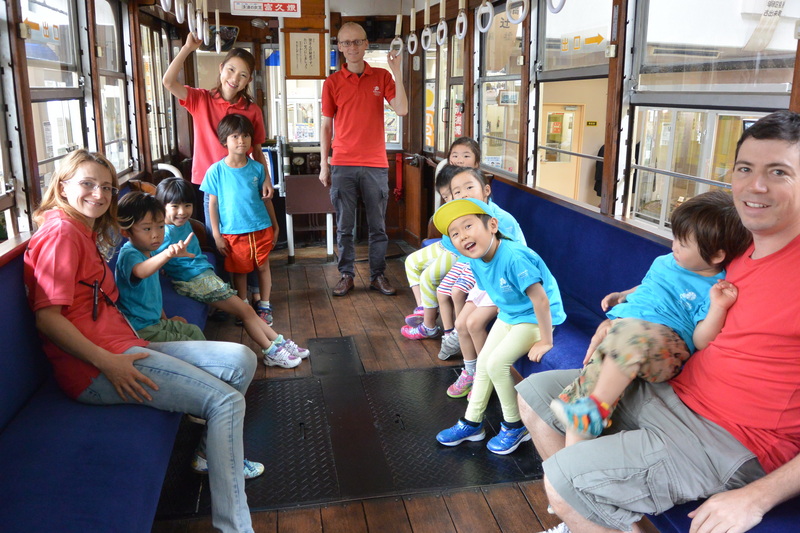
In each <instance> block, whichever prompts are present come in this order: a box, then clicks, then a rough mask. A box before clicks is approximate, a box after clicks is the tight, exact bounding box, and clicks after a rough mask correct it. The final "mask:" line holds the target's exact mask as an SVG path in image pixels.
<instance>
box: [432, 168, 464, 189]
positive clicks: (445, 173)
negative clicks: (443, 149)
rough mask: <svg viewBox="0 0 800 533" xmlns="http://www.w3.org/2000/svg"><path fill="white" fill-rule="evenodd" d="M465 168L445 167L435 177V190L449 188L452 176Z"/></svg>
mask: <svg viewBox="0 0 800 533" xmlns="http://www.w3.org/2000/svg"><path fill="white" fill-rule="evenodd" d="M464 168H465V167H459V166H456V165H445V166H443V167H442V168H441V170H439V174H438V175H437V176H436V190H437V191H438V190H439V189H443V188H445V187H449V186H450V182H451V181H452V180H453V176H455V175H456V174H458V173H459V172H461V171H462V170H464Z"/></svg>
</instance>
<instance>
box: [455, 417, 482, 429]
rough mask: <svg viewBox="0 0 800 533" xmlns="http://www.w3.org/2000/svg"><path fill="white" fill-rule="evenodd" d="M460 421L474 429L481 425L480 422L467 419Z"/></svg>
mask: <svg viewBox="0 0 800 533" xmlns="http://www.w3.org/2000/svg"><path fill="white" fill-rule="evenodd" d="M459 420H461V421H462V422H463V423H464V424H466V425H468V426H470V427H474V428H476V427H478V426H480V425H481V423H480V422H473V421H472V420H467V419H466V418H459Z"/></svg>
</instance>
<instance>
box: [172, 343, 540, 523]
mask: <svg viewBox="0 0 800 533" xmlns="http://www.w3.org/2000/svg"><path fill="white" fill-rule="evenodd" d="M309 344H310V345H312V347H313V350H312V353H313V354H314V355H312V357H311V359H312V371H313V373H314V377H310V378H301V379H287V380H264V381H257V382H254V383H253V384H252V385H251V386H250V390H249V391H248V393H247V414H246V417H245V435H244V448H245V455H246V456H247V457H248V458H250V459H253V460H256V461H261V462H263V463H264V465H265V467H266V473H265V475H263V476H262V477H260V478H258V479H254V480H251V481H248V482H247V485H246V490H247V499H248V502H249V504H250V508H251V509H253V510H263V509H276V508H283V507H290V506H293V505H302V504H314V503H323V502H334V501H342V500H352V499H364V498H369V497H375V496H389V495H396V494H408V493H413V492H421V491H430V490H436V489H446V488H457V487H467V486H478V485H490V484H494V483H501V482H509V481H522V480H527V479H535V478H538V477H541V475H542V470H541V461H540V460H539V459H538V457H537V456H536V455H535V451H534V450H533V446H532V445H531V444H530V443H525V444H523V445H522V446H521V447H520V449H519V450H518V451H516V452H515V453H513V454H510V455H508V456H504V457H501V456H497V455H494V454H492V453H490V452H488V450H486V442H487V441H486V440H484V441H483V442H469V443H465V444H462V445H460V446H456V447H452V448H449V447H445V446H441V445H440V444H439V443H437V442H436V433H438V432H439V431H441V430H442V429H445V428H447V427H449V426H451V425H453V424H454V423H455V422H456V420H457V419H458V417H460V416H463V415H464V411H465V410H466V407H467V402H466V400H464V399H459V400H455V399H451V398H448V397H447V395H446V394H445V390H446V389H447V386H448V385H450V383H452V382H453V381H454V380H455V379H456V377H457V372H456V371H455V370H454V369H452V368H434V369H427V370H406V371H398V372H377V373H371V374H365V373H363V368H362V367H361V364H360V362H358V364H357V365H356V364H355V363H354V360H355V361H358V354H357V353H356V351H355V346H354V344H353V343H352V339H348V338H343V339H314V340H312V341H311V342H310V343H309ZM315 358H318V359H319V360H315ZM501 419H502V415H501V413H500V407H499V403H498V401H497V399H496V398H493V399H492V401H491V402H490V404H489V408H488V409H487V412H486V421H487V423H488V424H489V426H488V427H487V439H488V438H491V437H492V436H494V434H495V433H496V430H497V428H498V427H499V422H500V420H501ZM201 430H202V427H201V426H197V425H194V424H190V423H188V422H187V423H185V424H184V425H183V426H182V427H181V431H180V434H179V437H178V439H177V441H176V444H175V449H174V451H173V456H172V459H171V461H170V468H169V471H168V473H167V478H166V480H165V482H164V488H163V490H162V496H161V501H160V502H159V509H158V516H159V517H160V518H170V517H180V516H190V515H197V514H201V515H202V514H208V513H210V509H211V506H210V499H209V494H208V480H207V478H206V477H205V476H201V475H198V474H195V473H194V472H192V471H191V469H190V468H189V466H188V464H189V461H190V460H191V457H192V452H193V450H194V447H195V445H196V443H197V439H198V438H199V435H200V432H201Z"/></svg>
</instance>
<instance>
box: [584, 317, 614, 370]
mask: <svg viewBox="0 0 800 533" xmlns="http://www.w3.org/2000/svg"><path fill="white" fill-rule="evenodd" d="M611 324H612V322H611V320H610V319H608V318H607V319H605V320H603V321H602V322H600V325H599V326H597V330H596V331H595V332H594V335H592V340H591V341H589V348H588V349H587V350H586V357H584V358H583V366H586V364H587V363H588V362H589V359H591V358H592V354H593V353H594V351H595V350H596V349H597V347H598V346H600V343H601V342H603V339H605V338H606V335H608V330H610V329H611Z"/></svg>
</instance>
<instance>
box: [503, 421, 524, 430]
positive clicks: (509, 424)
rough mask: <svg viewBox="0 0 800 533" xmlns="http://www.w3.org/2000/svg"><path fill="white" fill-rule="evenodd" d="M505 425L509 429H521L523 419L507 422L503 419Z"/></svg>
mask: <svg viewBox="0 0 800 533" xmlns="http://www.w3.org/2000/svg"><path fill="white" fill-rule="evenodd" d="M503 425H504V426H506V427H507V428H508V429H519V428H521V427H522V420H517V421H516V422H506V421H505V420H503Z"/></svg>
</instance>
